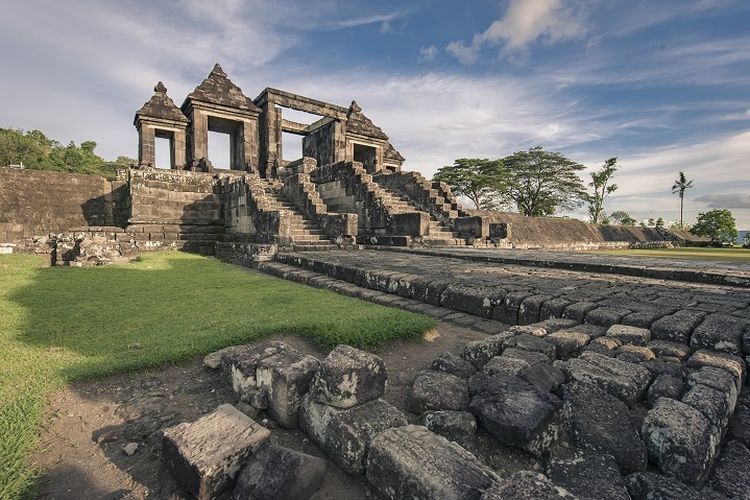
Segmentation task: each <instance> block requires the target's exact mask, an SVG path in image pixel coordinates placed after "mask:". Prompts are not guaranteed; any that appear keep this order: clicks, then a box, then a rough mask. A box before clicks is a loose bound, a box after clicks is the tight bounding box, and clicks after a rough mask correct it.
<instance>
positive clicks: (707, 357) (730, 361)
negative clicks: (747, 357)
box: [685, 349, 746, 392]
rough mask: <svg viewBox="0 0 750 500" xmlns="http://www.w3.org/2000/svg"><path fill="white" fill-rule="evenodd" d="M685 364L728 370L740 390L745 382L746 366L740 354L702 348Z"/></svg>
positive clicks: (693, 367) (693, 366) (689, 366)
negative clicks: (734, 354) (735, 354)
mask: <svg viewBox="0 0 750 500" xmlns="http://www.w3.org/2000/svg"><path fill="white" fill-rule="evenodd" d="M685 366H686V367H687V368H688V369H693V370H697V369H699V368H702V367H704V366H713V367H715V368H721V369H723V370H726V371H728V372H729V373H731V374H732V376H733V377H734V380H735V383H736V385H737V391H738V392H739V391H740V390H741V389H742V384H744V383H745V373H746V366H745V362H744V361H743V359H742V358H741V357H739V356H733V355H731V354H726V353H721V352H716V351H709V350H705V349H701V350H698V351H695V352H694V353H693V355H692V356H690V358H688V360H687V363H686V364H685Z"/></svg>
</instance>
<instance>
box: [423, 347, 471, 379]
mask: <svg viewBox="0 0 750 500" xmlns="http://www.w3.org/2000/svg"><path fill="white" fill-rule="evenodd" d="M432 369H433V370H437V371H440V372H445V373H450V374H451V375H455V376H457V377H460V378H463V379H468V378H469V377H471V376H472V375H474V374H475V373H476V372H477V369H476V367H475V366H474V365H473V364H472V363H471V362H469V361H467V360H465V359H463V358H462V357H460V356H457V355H455V354H453V353H451V352H444V353H442V354H441V355H439V356H438V357H437V358H435V359H434V360H433V361H432Z"/></svg>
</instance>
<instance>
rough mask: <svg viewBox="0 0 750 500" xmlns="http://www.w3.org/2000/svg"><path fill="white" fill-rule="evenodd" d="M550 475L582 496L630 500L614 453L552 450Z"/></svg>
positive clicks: (556, 482) (558, 483)
mask: <svg viewBox="0 0 750 500" xmlns="http://www.w3.org/2000/svg"><path fill="white" fill-rule="evenodd" d="M547 476H549V478H550V480H551V481H552V482H553V483H554V484H556V485H558V486H562V487H563V488H565V489H566V490H568V491H569V492H570V493H572V494H573V495H578V496H580V497H582V498H602V499H604V498H606V499H607V500H630V496H629V495H628V490H627V488H626V487H625V480H624V479H623V478H622V476H621V475H620V469H619V468H618V466H617V462H615V459H614V457H613V456H612V455H607V454H602V453H594V452H591V451H586V450H582V449H578V448H561V449H559V450H557V451H555V452H553V453H552V456H551V457H550V460H549V464H548V466H547Z"/></svg>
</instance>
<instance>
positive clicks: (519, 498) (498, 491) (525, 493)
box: [481, 470, 576, 500]
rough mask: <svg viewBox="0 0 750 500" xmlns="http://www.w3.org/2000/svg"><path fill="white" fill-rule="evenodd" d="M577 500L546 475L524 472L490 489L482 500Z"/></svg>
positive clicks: (513, 475)
mask: <svg viewBox="0 0 750 500" xmlns="http://www.w3.org/2000/svg"><path fill="white" fill-rule="evenodd" d="M511 499H512V500H575V499H576V497H575V496H573V495H572V494H571V493H570V492H569V491H567V490H566V489H565V488H561V487H560V486H556V485H555V484H554V483H553V482H552V481H550V480H549V479H547V478H546V477H545V476H544V474H540V473H538V472H534V471H530V470H524V471H520V472H516V473H514V474H511V475H510V476H508V477H507V478H505V479H503V480H501V481H500V482H499V483H498V484H496V485H495V486H493V487H492V488H490V489H488V490H487V491H486V492H485V493H484V495H482V498H481V500H511Z"/></svg>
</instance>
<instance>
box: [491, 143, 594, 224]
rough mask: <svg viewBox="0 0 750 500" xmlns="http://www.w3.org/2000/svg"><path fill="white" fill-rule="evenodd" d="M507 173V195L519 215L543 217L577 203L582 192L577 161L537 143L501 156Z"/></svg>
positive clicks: (583, 194) (579, 168)
mask: <svg viewBox="0 0 750 500" xmlns="http://www.w3.org/2000/svg"><path fill="white" fill-rule="evenodd" d="M502 161H503V163H504V164H505V168H506V169H507V170H508V172H509V174H510V185H509V190H508V196H509V197H510V198H511V199H512V200H513V201H514V202H515V203H516V206H517V207H518V211H519V212H520V213H521V214H523V215H529V216H534V217H543V216H548V215H553V214H554V213H555V211H557V210H558V209H573V208H576V207H578V206H580V205H581V200H583V199H585V197H586V192H585V188H584V186H583V182H582V181H581V178H580V177H579V176H578V172H580V171H581V170H583V169H584V166H583V165H581V164H580V163H576V162H574V161H572V160H570V159H568V158H566V157H565V156H564V155H563V154H561V153H553V152H549V151H545V150H543V149H542V148H541V147H540V146H537V147H535V148H531V149H529V150H528V151H518V152H516V153H513V154H512V155H510V156H507V157H505V158H503V160H502Z"/></svg>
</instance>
